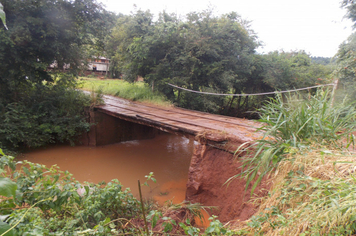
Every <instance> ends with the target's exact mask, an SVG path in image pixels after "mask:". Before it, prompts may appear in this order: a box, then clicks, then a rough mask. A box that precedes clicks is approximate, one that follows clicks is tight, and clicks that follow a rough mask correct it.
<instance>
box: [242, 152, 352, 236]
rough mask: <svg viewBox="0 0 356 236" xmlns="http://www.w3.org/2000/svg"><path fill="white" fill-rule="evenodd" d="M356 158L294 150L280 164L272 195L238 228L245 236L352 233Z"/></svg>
mask: <svg viewBox="0 0 356 236" xmlns="http://www.w3.org/2000/svg"><path fill="white" fill-rule="evenodd" d="M355 167H356V162H355V155H354V154H349V153H348V152H347V151H340V150H334V149H327V148H324V147H310V148H308V149H305V150H304V151H303V152H301V151H300V150H299V149H297V150H295V149H290V151H289V153H288V154H286V156H285V158H284V159H283V160H282V161H281V162H280V163H278V165H277V166H276V171H275V174H273V177H272V178H271V181H273V182H272V183H273V184H272V186H271V191H270V194H269V196H268V197H267V198H266V199H264V200H262V204H261V206H260V210H259V212H258V213H256V214H255V215H254V216H253V217H252V218H251V219H250V220H249V221H248V222H247V224H246V225H245V226H243V227H239V230H245V231H247V232H249V234H247V235H354V234H355V232H356V211H355V209H356V201H355V200H356V196H355V188H356V182H355V177H354V171H353V170H354V168H355Z"/></svg>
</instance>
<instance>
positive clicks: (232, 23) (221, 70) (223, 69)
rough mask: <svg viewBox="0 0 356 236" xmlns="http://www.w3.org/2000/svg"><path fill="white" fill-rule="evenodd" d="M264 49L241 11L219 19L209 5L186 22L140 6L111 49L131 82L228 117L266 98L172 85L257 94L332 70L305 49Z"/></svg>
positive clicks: (308, 81)
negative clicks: (267, 51) (262, 52)
mask: <svg viewBox="0 0 356 236" xmlns="http://www.w3.org/2000/svg"><path fill="white" fill-rule="evenodd" d="M258 46H259V42H258V40H257V37H256V35H255V34H254V32H253V31H252V30H251V29H250V28H249V23H248V22H246V21H245V20H243V19H241V17H240V16H239V15H238V14H237V13H235V12H232V13H230V14H226V15H222V16H215V15H214V14H213V12H212V11H211V10H206V11H203V12H192V13H189V14H187V15H186V17H185V18H184V19H181V18H178V17H177V16H176V15H175V14H168V13H166V12H162V13H161V14H160V15H159V18H158V20H157V21H154V20H153V15H152V14H151V13H150V12H149V11H146V12H144V11H141V10H138V11H136V12H134V13H133V14H132V15H129V16H122V17H120V18H119V21H118V23H117V25H116V26H115V28H114V29H113V32H112V35H111V36H110V37H109V39H108V42H107V51H108V52H109V55H110V56H111V59H112V63H113V67H114V68H115V70H116V71H117V73H118V74H121V76H122V77H123V78H124V79H126V80H128V81H134V80H136V79H137V77H138V76H141V77H143V78H144V79H145V82H147V83H148V84H150V86H151V87H152V89H154V90H158V91H160V92H162V93H163V94H165V95H166V96H167V98H168V99H169V100H170V101H172V102H173V103H175V104H176V105H178V106H182V107H185V108H189V109H196V110H202V111H208V112H213V113H220V114H227V115H243V113H244V112H246V111H251V110H254V109H255V108H256V107H258V106H260V104H261V102H262V101H263V100H264V98H261V97H249V96H247V97H245V98H241V97H240V98H237V97H221V96H220V97H219V96H211V95H209V96H206V95H201V94H192V93H189V92H183V91H181V90H176V89H174V88H173V87H170V86H169V85H167V83H172V84H175V85H178V86H181V87H184V88H187V89H192V90H196V91H205V92H213V93H224V94H241V93H258V92H267V91H274V90H281V89H286V88H294V87H298V88H300V87H303V86H307V85H308V86H310V85H315V83H316V82H318V83H323V82H324V80H325V79H327V78H328V77H329V74H330V72H331V70H330V69H328V68H325V67H324V66H322V65H316V64H313V63H312V62H311V59H310V57H309V56H308V55H307V54H306V53H305V52H291V53H279V52H274V53H271V54H268V55H258V54H256V53H255V49H256V48H257V47H258ZM318 78H319V79H320V80H321V81H320V80H318V81H317V79H318ZM244 115H246V114H244Z"/></svg>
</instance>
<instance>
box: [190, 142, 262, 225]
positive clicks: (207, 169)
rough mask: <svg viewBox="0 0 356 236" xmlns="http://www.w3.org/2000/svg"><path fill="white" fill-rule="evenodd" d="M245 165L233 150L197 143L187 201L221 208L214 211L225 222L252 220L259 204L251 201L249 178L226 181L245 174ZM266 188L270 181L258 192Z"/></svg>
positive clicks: (260, 187) (211, 212) (258, 190)
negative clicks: (247, 184)
mask: <svg viewBox="0 0 356 236" xmlns="http://www.w3.org/2000/svg"><path fill="white" fill-rule="evenodd" d="M241 164H242V163H241V162H240V161H239V158H237V159H234V156H233V154H231V153H228V152H225V151H222V150H218V149H214V148H212V147H209V146H206V145H203V144H199V145H196V147H195V150H194V154H193V157H192V160H191V164H190V168H189V177H188V178H189V179H188V183H187V192H186V200H188V201H191V202H193V203H195V202H199V203H201V204H202V205H204V206H216V207H218V208H217V209H215V210H212V211H210V214H211V215H212V214H214V215H217V216H218V217H219V220H220V221H222V222H228V221H232V220H234V221H235V220H236V221H244V220H247V219H249V218H250V217H251V216H252V215H253V214H254V213H255V212H256V211H257V206H255V205H254V204H253V203H252V202H250V199H251V194H250V193H251V190H250V189H248V190H247V191H245V186H246V181H245V180H244V179H241V178H236V179H235V180H233V181H232V182H230V184H229V185H227V184H225V182H226V181H227V180H228V179H229V178H230V177H232V176H234V175H236V174H239V173H241V168H240V167H241ZM224 184H225V185H224ZM266 189H267V186H266V183H265V182H262V184H261V185H260V186H259V187H258V188H256V190H255V193H256V194H258V195H259V196H262V195H265V194H267V190H266Z"/></svg>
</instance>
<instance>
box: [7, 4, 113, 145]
mask: <svg viewBox="0 0 356 236" xmlns="http://www.w3.org/2000/svg"><path fill="white" fill-rule="evenodd" d="M1 2H2V4H3V6H4V11H5V12H6V23H7V25H8V30H6V29H5V28H4V27H0V64H1V67H0V84H1V86H0V120H1V121H2V122H1V123H0V143H1V144H2V145H5V146H6V147H7V148H14V147H18V146H26V147H36V146H41V145H44V144H47V143H50V142H54V141H72V140H73V139H74V138H75V137H76V136H78V134H80V133H82V132H83V131H85V130H86V129H87V128H88V124H86V121H85V116H84V107H85V106H86V105H88V99H86V98H84V97H83V96H82V95H81V94H80V92H78V91H76V90H75V80H74V76H76V75H77V74H78V72H79V71H80V69H81V68H82V67H83V66H85V63H84V62H86V57H87V54H88V48H92V49H93V50H94V49H98V48H100V47H101V48H102V47H103V38H102V37H101V36H102V35H103V32H108V30H109V28H110V25H108V24H107V22H110V20H108V19H112V18H113V16H112V15H111V14H109V13H107V12H106V11H104V10H103V8H102V7H101V6H100V5H99V4H98V3H97V2H96V1H93V0H76V1H69V0H61V1H56V0H50V1H48V0H39V1H35V2H34V1H31V0H25V1H23V0H2V1H1ZM112 21H113V20H111V22H112ZM50 65H52V66H54V67H55V68H53V69H52V70H50V69H49V66H50ZM65 65H66V67H67V68H68V69H67V70H66V73H65V74H64V73H62V72H64V69H63V68H64V67H63V66H65Z"/></svg>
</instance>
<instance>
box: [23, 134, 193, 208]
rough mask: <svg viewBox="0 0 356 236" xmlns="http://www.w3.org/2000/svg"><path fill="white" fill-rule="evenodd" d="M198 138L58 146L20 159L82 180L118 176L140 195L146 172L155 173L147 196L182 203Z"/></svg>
mask: <svg viewBox="0 0 356 236" xmlns="http://www.w3.org/2000/svg"><path fill="white" fill-rule="evenodd" d="M193 149H194V140H193V139H192V138H191V139H188V138H185V137H181V136H176V135H172V134H160V135H158V136H156V137H155V138H154V139H149V140H137V141H128V142H123V143H117V144H112V145H105V146H99V147H88V146H75V147H70V146H55V147H48V148H46V149H39V150H34V151H30V152H27V153H25V154H24V155H23V156H21V157H18V160H28V161H31V162H35V163H40V164H44V165H46V166H48V167H49V166H52V165H55V164H57V165H58V166H59V167H60V168H61V170H63V171H65V170H68V171H69V172H70V173H72V174H73V177H74V178H75V179H76V180H78V181H80V182H82V183H83V182H84V181H87V182H92V183H99V182H101V181H105V182H109V181H110V180H112V179H118V180H119V181H120V182H121V183H122V185H123V186H124V188H130V189H131V192H132V193H133V195H134V196H136V197H138V184H137V180H138V179H139V180H140V181H141V184H142V183H144V182H145V181H146V179H145V177H144V176H145V175H148V174H149V173H150V172H154V178H156V179H157V183H153V182H152V181H150V182H148V183H149V185H150V186H149V187H147V186H143V187H142V191H143V195H144V197H146V198H153V199H154V200H155V201H157V202H158V203H160V204H163V203H164V202H165V201H167V200H173V203H180V202H182V201H183V200H184V199H185V191H186V183H187V179H188V169H189V165H190V160H191V157H192V153H193Z"/></svg>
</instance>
